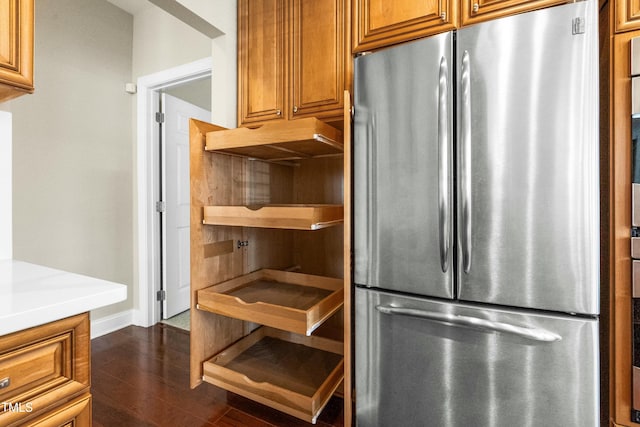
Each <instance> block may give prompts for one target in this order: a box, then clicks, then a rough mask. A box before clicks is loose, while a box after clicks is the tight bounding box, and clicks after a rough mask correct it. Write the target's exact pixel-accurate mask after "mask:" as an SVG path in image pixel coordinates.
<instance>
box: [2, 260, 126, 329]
mask: <svg viewBox="0 0 640 427" xmlns="http://www.w3.org/2000/svg"><path fill="white" fill-rule="evenodd" d="M125 299H127V287H126V286H125V285H121V284H119V283H113V282H109V281H106V280H101V279H95V278H93V277H88V276H83V275H80V274H75V273H68V272H66V271H61V270H56V269H53V268H48V267H43V266H40V265H36V264H30V263H27V262H22V261H15V260H0V336H1V335H5V334H9V333H11V332H16V331H20V330H22V329H26V328H30V327H32V326H38V325H42V324H45V323H49V322H52V321H55V320H59V319H63V318H65V317H69V316H74V315H76V314H80V313H84V312H86V311H89V310H93V309H95V308H99V307H103V306H106V305H110V304H114V303H116V302H120V301H124V300H125Z"/></svg>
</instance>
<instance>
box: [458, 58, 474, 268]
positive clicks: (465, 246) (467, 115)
mask: <svg viewBox="0 0 640 427" xmlns="http://www.w3.org/2000/svg"><path fill="white" fill-rule="evenodd" d="M470 72H471V71H470V59H469V52H468V51H466V50H465V51H464V53H463V55H462V73H461V79H462V81H461V86H462V108H461V122H462V123H461V126H462V129H461V145H462V146H461V152H460V173H461V179H460V185H461V189H460V190H461V191H460V193H461V209H462V213H461V216H462V224H461V227H460V238H461V248H462V267H463V269H464V272H465V273H468V272H469V270H470V269H471V253H472V242H471V232H472V222H471V75H470Z"/></svg>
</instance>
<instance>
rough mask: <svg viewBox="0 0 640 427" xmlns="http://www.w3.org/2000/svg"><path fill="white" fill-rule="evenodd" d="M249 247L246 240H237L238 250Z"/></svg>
mask: <svg viewBox="0 0 640 427" xmlns="http://www.w3.org/2000/svg"><path fill="white" fill-rule="evenodd" d="M246 246H249V241H248V240H238V249H240V248H244V247H246Z"/></svg>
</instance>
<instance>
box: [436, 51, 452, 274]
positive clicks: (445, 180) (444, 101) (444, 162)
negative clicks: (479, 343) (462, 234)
mask: <svg viewBox="0 0 640 427" xmlns="http://www.w3.org/2000/svg"><path fill="white" fill-rule="evenodd" d="M448 94H449V67H448V66H447V60H446V58H444V57H442V58H441V59H440V72H439V82H438V219H439V221H438V225H439V228H440V230H439V231H440V233H439V236H440V267H441V268H442V272H443V273H446V272H447V270H448V269H449V248H450V240H451V220H450V206H451V188H450V182H451V180H450V177H449V175H450V171H449V165H450V148H449V147H450V145H451V144H450V143H449V107H448Z"/></svg>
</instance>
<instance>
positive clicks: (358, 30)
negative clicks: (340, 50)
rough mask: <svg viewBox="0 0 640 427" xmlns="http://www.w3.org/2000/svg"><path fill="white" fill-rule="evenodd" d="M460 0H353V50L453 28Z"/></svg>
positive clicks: (406, 39)
mask: <svg viewBox="0 0 640 427" xmlns="http://www.w3.org/2000/svg"><path fill="white" fill-rule="evenodd" d="M457 2H458V0H424V1H415V0H394V1H389V0H353V52H354V53H356V52H363V51H367V50H373V49H376V48H380V47H384V46H389V45H392V44H396V43H401V42H404V41H408V40H412V39H416V38H419V37H424V36H427V35H431V34H436V33H441V32H443V31H448V30H452V29H454V28H455V27H456V24H457V12H458V6H457Z"/></svg>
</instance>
